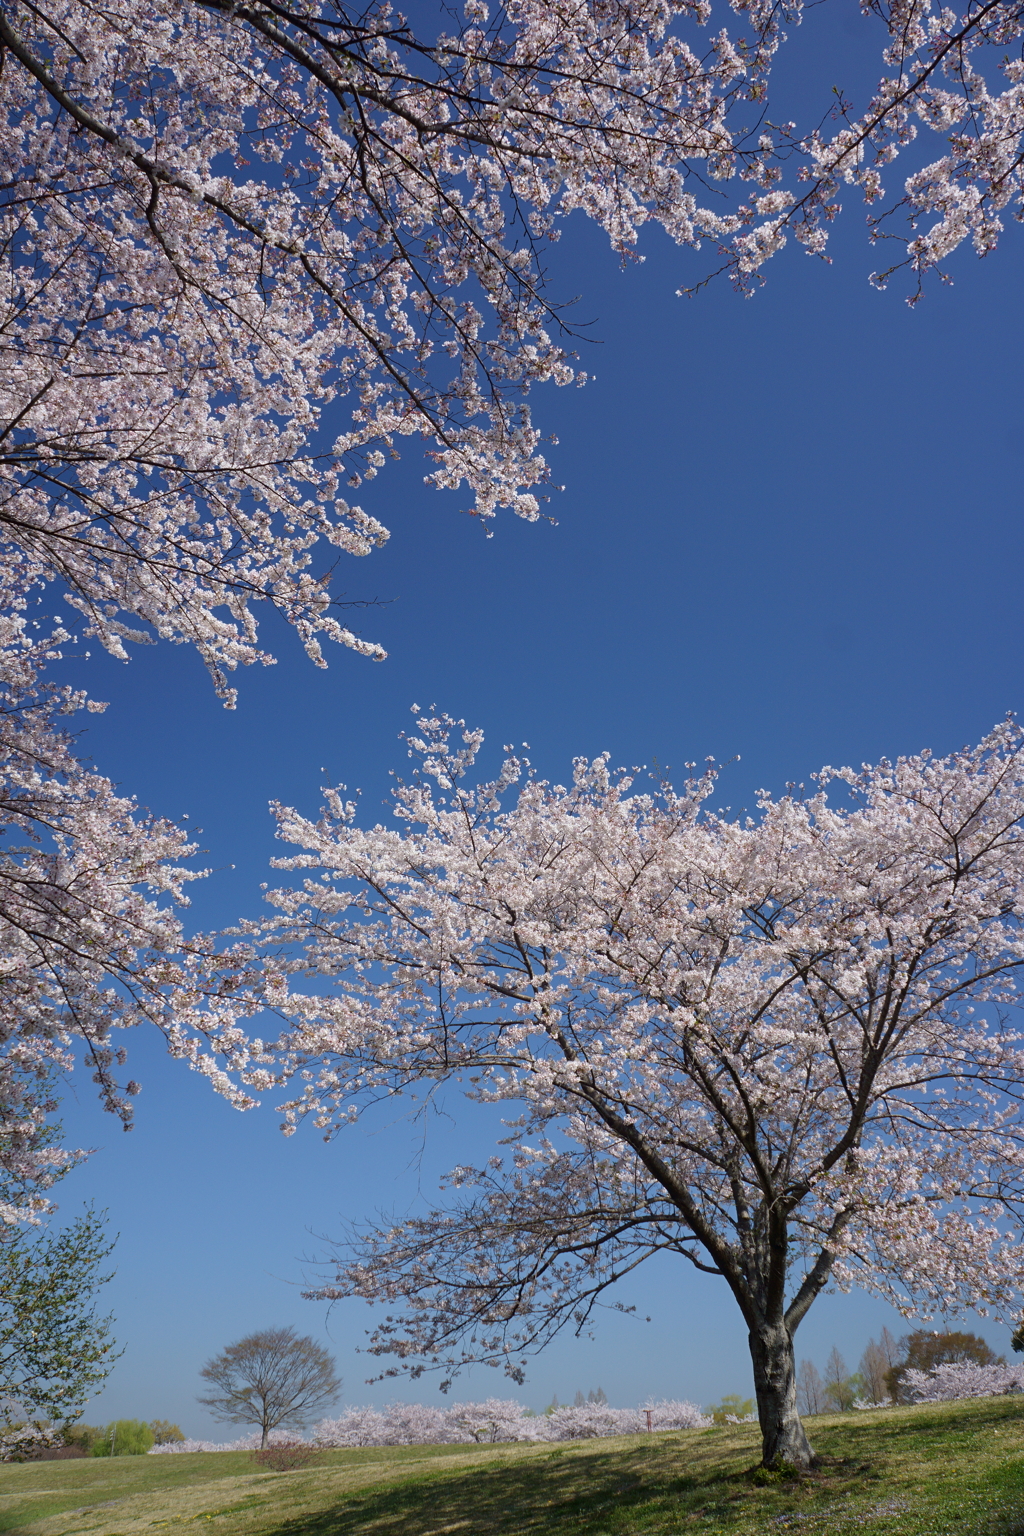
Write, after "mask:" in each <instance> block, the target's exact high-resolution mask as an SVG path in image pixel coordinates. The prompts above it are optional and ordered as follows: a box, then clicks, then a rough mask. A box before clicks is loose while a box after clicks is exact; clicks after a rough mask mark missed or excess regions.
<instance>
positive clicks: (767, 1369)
mask: <svg viewBox="0 0 1024 1536" xmlns="http://www.w3.org/2000/svg"><path fill="white" fill-rule="evenodd" d="M749 1337H750V1357H751V1360H752V1361H753V1365H754V1390H755V1392H756V1393H757V1416H758V1419H759V1421H760V1424H761V1442H762V1457H761V1460H762V1464H763V1465H764V1466H766V1467H774V1466H777V1465H778V1463H779V1462H780V1461H786V1462H788V1463H789V1464H790V1466H794V1467H800V1468H804V1467H810V1466H813V1464H814V1451H813V1450H812V1449H811V1445H810V1442H809V1441H808V1439H807V1436H806V1434H805V1433H804V1426H803V1424H802V1423H801V1422H800V1414H799V1412H798V1411H797V1406H796V1360H795V1358H794V1355H793V1338H792V1335H791V1334H790V1331H789V1329H788V1327H787V1326H786V1324H785V1323H784V1322H780V1323H776V1324H762V1325H761V1326H760V1327H758V1328H756V1329H752V1330H751V1332H750V1335H749Z"/></svg>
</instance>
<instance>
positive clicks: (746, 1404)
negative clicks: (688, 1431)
mask: <svg viewBox="0 0 1024 1536" xmlns="http://www.w3.org/2000/svg"><path fill="white" fill-rule="evenodd" d="M753 1411H754V1399H753V1398H752V1397H740V1395H739V1393H737V1392H730V1393H728V1394H727V1396H725V1397H723V1398H722V1401H721V1402H720V1403H712V1404H711V1406H710V1407H708V1408H705V1410H704V1412H705V1413H707V1414H709V1415H710V1416H711V1418H713V1419H714V1421H715V1423H716V1424H727V1423H728V1422H729V1420H730V1419H745V1418H746V1417H747V1415H748V1414H751V1413H753Z"/></svg>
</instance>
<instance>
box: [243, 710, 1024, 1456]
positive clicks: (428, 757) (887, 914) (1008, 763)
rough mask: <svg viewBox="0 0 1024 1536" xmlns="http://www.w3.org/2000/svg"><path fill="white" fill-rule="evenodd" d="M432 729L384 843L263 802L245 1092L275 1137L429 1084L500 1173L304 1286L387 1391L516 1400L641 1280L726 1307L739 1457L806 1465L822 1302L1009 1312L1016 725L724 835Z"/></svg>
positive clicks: (1017, 1167) (647, 798) (840, 774)
mask: <svg viewBox="0 0 1024 1536" xmlns="http://www.w3.org/2000/svg"><path fill="white" fill-rule="evenodd" d="M458 736H459V733H458V730H457V729H456V723H455V722H452V721H450V720H447V719H445V718H443V717H442V718H434V717H431V718H426V717H422V716H421V717H419V718H418V720H417V727H416V732H415V734H414V735H413V736H412V737H411V738H410V747H411V749H412V751H413V752H414V753H415V754H417V755H418V756H419V757H420V758H421V760H422V763H423V771H422V772H421V773H418V774H416V775H415V776H414V777H413V778H412V779H411V780H410V781H409V782H407V783H400V784H399V786H398V788H397V790H396V792H395V807H394V808H395V813H396V818H397V821H396V824H393V825H386V826H385V825H380V826H376V827H373V828H370V829H368V830H363V829H361V828H359V827H358V826H357V825H356V824H355V817H356V808H355V806H354V805H352V804H350V803H348V802H346V801H345V800H344V799H343V798H342V796H341V794H340V793H339V792H338V791H334V790H331V791H328V792H327V804H326V806H325V809H324V812H323V815H322V817H321V818H320V819H319V820H318V821H310V820H308V819H306V818H304V817H303V816H301V815H300V814H299V813H298V812H296V811H293V810H288V809H285V808H283V807H282V808H279V810H278V816H279V823H280V835H281V837H282V838H283V839H284V840H285V841H286V842H289V843H291V844H294V845H297V847H298V848H299V849H300V850H301V851H300V852H298V853H297V854H295V855H294V856H293V857H290V858H283V859H282V860H280V864H281V866H282V867H283V868H285V869H290V870H294V871H296V872H299V873H301V875H302V877H303V879H302V884H301V885H299V886H297V887H296V888H293V889H288V888H282V889H279V890H277V891H274V892H272V893H271V895H270V898H269V899H270V900H271V902H272V903H273V904H274V905H275V906H276V907H277V909H278V914H279V915H278V917H277V918H276V919H271V920H270V922H269V925H268V928H267V930H266V931H265V936H264V941H265V942H267V943H268V944H269V945H270V946H271V954H272V957H273V958H272V959H270V958H268V961H267V965H268V968H270V969H271V970H273V972H274V975H275V978H276V983H277V986H278V988H279V990H278V993H277V994H276V995H277V996H278V998H279V1003H278V1006H279V1008H280V1011H281V1012H283V1013H285V1014H290V1016H291V1018H292V1021H293V1022H292V1025H291V1027H290V1030H289V1031H288V1032H287V1033H286V1035H285V1037H284V1038H283V1039H282V1040H281V1041H280V1042H279V1043H278V1046H277V1047H276V1048H275V1051H274V1052H273V1053H270V1054H269V1056H268V1057H267V1058H266V1060H265V1061H264V1063H263V1064H261V1063H258V1062H255V1061H254V1062H253V1065H252V1069H251V1072H252V1077H253V1080H254V1081H255V1080H256V1079H257V1078H259V1074H260V1073H263V1074H265V1075H264V1076H263V1077H262V1078H260V1079H259V1080H260V1082H261V1083H262V1084H263V1085H264V1086H265V1085H267V1084H269V1083H270V1082H272V1081H273V1078H274V1074H277V1075H278V1076H279V1077H280V1076H281V1075H282V1074H286V1073H288V1072H291V1073H292V1074H294V1076H293V1081H294V1084H295V1092H294V1094H293V1096H292V1098H291V1099H290V1101H289V1102H288V1104H287V1105H286V1106H285V1109H286V1115H287V1118H288V1123H289V1124H292V1125H294V1124H296V1123H297V1122H298V1120H299V1119H300V1118H301V1117H303V1116H305V1115H310V1116H312V1117H313V1118H314V1120H315V1122H316V1123H317V1124H318V1125H319V1126H320V1127H321V1128H322V1129H323V1130H324V1132H325V1133H326V1134H330V1133H331V1129H332V1127H333V1126H336V1125H339V1124H343V1123H345V1122H347V1121H349V1120H351V1119H352V1118H354V1117H355V1116H356V1115H357V1114H358V1113H359V1110H360V1108H361V1107H362V1106H365V1105H367V1104H369V1103H372V1102H374V1101H376V1100H378V1099H380V1098H385V1097H389V1096H391V1095H395V1094H400V1093H403V1092H405V1091H407V1090H413V1089H415V1092H416V1093H417V1095H418V1096H419V1097H421V1098H422V1096H423V1095H424V1094H427V1095H428V1096H429V1095H430V1094H431V1093H432V1092H433V1090H434V1087H435V1085H438V1084H441V1083H445V1082H449V1081H450V1082H454V1083H457V1084H459V1085H461V1087H462V1089H463V1091H464V1092H465V1093H466V1094H467V1095H468V1096H469V1097H470V1098H475V1099H477V1100H480V1101H482V1102H484V1103H489V1104H493V1105H495V1106H498V1107H500V1108H502V1109H503V1110H504V1113H505V1116H506V1119H505V1131H504V1138H503V1139H504V1141H505V1154H504V1156H495V1157H494V1158H492V1159H491V1160H489V1161H487V1162H485V1163H484V1164H483V1165H482V1166H468V1165H462V1166H459V1167H457V1168H455V1169H453V1170H452V1172H451V1173H450V1175H449V1176H448V1181H447V1182H448V1185H449V1187H450V1199H449V1200H448V1201H447V1202H446V1203H445V1204H443V1205H442V1206H440V1207H439V1208H438V1209H436V1210H433V1211H427V1212H426V1213H424V1214H422V1215H419V1216H416V1217H413V1218H410V1219H406V1220H402V1221H397V1222H395V1223H394V1224H388V1223H385V1224H384V1225H382V1226H379V1227H373V1226H371V1227H370V1228H368V1229H366V1230H364V1231H362V1232H361V1233H359V1232H357V1234H356V1235H355V1237H354V1238H353V1240H352V1242H351V1243H350V1244H349V1245H348V1246H345V1247H342V1248H341V1249H340V1250H339V1256H338V1261H337V1271H336V1274H335V1275H334V1278H333V1279H331V1280H330V1281H329V1283H327V1284H324V1285H323V1286H320V1287H318V1288H317V1289H316V1290H315V1291H314V1292H313V1293H312V1294H314V1295H317V1296H320V1297H334V1296H361V1297H364V1298H365V1299H367V1300H368V1301H375V1302H380V1303H382V1304H383V1307H384V1310H385V1311H386V1314H387V1315H386V1317H385V1318H384V1319H383V1320H382V1321H381V1322H380V1323H379V1324H378V1327H377V1329H376V1332H375V1333H374V1335H373V1338H372V1349H373V1350H374V1352H376V1353H377V1354H379V1355H381V1356H383V1357H385V1358H387V1357H391V1358H392V1359H393V1361H394V1364H393V1365H392V1366H391V1367H390V1370H391V1371H395V1370H403V1369H405V1370H411V1371H413V1372H414V1374H415V1373H418V1372H419V1371H421V1370H422V1369H423V1368H424V1367H425V1366H437V1367H439V1368H441V1369H443V1370H444V1371H445V1372H446V1373H447V1374H448V1375H449V1376H450V1375H451V1374H452V1373H454V1372H457V1371H458V1370H459V1369H460V1367H461V1366H462V1365H464V1364H466V1363H468V1362H471V1361H477V1362H485V1363H489V1364H491V1365H492V1366H495V1367H497V1368H500V1369H502V1370H504V1371H505V1372H506V1374H508V1375H509V1376H511V1377H512V1378H513V1379H514V1380H517V1381H518V1380H521V1379H522V1375H523V1370H524V1367H525V1363H526V1360H527V1357H528V1356H529V1355H530V1353H531V1352H533V1351H535V1350H537V1349H540V1348H542V1347H543V1346H544V1344H545V1343H546V1342H547V1341H548V1340H549V1339H550V1338H551V1337H552V1336H553V1335H554V1334H555V1333H557V1332H558V1330H559V1329H561V1328H563V1327H570V1328H573V1329H575V1330H577V1331H579V1330H581V1329H585V1328H587V1327H589V1325H590V1324H591V1322H592V1321H593V1319H594V1316H595V1310H594V1309H595V1307H596V1306H597V1305H598V1303H604V1302H605V1301H606V1300H607V1299H609V1295H608V1293H609V1292H612V1291H613V1288H614V1287H615V1286H616V1284H617V1283H618V1282H619V1281H620V1280H622V1279H624V1278H625V1277H627V1276H629V1275H632V1274H633V1273H634V1272H635V1271H636V1270H637V1268H638V1267H639V1266H640V1265H642V1264H643V1262H644V1261H645V1260H646V1259H647V1258H649V1257H651V1256H653V1255H655V1254H663V1253H668V1254H674V1255H676V1256H677V1257H678V1258H679V1259H680V1260H681V1261H682V1260H685V1261H686V1262H687V1263H689V1264H692V1265H694V1266H696V1267H697V1268H698V1269H700V1270H702V1271H704V1272H706V1273H710V1274H712V1275H716V1276H719V1277H721V1278H722V1280H723V1283H724V1284H726V1285H728V1287H729V1288H730V1290H731V1292H732V1294H733V1296H734V1298H735V1300H736V1302H737V1304H738V1306H739V1309H740V1312H741V1315H742V1317H743V1321H744V1326H745V1329H746V1331H747V1333H748V1335H749V1339H750V1346H751V1352H752V1361H753V1368H754V1378H755V1383H756V1387H757V1398H758V1412H759V1417H760V1423H761V1427H762V1432H763V1437H764V1456H765V1460H766V1462H772V1461H774V1460H775V1459H776V1458H777V1457H778V1456H780V1455H781V1456H784V1457H785V1458H786V1459H787V1460H790V1461H795V1462H798V1463H805V1462H807V1461H808V1460H809V1459H810V1457H811V1454H812V1453H811V1450H810V1448H809V1446H808V1444H807V1441H806V1438H805V1436H804V1432H803V1428H802V1426H801V1424H800V1420H799V1417H798V1415H797V1409H796V1398H795V1375H794V1365H793V1336H794V1334H795V1333H796V1330H797V1328H798V1327H799V1325H800V1323H801V1321H802V1319H803V1318H804V1317H805V1315H806V1313H807V1311H808V1309H809V1308H810V1306H811V1305H812V1304H813V1302H814V1300H815V1299H816V1297H818V1296H819V1295H820V1294H821V1292H822V1291H823V1290H824V1289H825V1288H826V1287H827V1286H829V1285H830V1284H835V1285H838V1286H840V1287H842V1288H845V1287H848V1286H851V1285H854V1284H857V1285H861V1286H863V1287H865V1288H866V1289H868V1290H869V1291H871V1292H873V1293H874V1294H875V1295H878V1296H880V1297H882V1298H884V1299H885V1300H887V1301H889V1302H891V1303H893V1304H894V1305H896V1306H897V1307H899V1308H900V1309H901V1310H903V1311H904V1312H907V1313H909V1312H911V1311H913V1310H915V1309H918V1308H921V1309H924V1310H925V1311H927V1310H928V1309H929V1308H934V1309H941V1310H942V1311H943V1312H944V1313H949V1312H954V1311H956V1310H957V1309H958V1308H964V1307H969V1306H980V1307H982V1308H986V1307H987V1308H990V1309H992V1310H994V1311H995V1312H996V1313H997V1314H1003V1315H1010V1314H1011V1313H1014V1312H1015V1311H1019V1297H1020V1294H1021V1285H1022V1281H1024V1250H1022V1247H1021V1243H1020V1240H1019V1222H1018V1219H1017V1218H1018V1217H1019V1212H1020V1205H1021V1196H1022V1193H1024V1191H1022V1164H1024V1151H1022V1147H1024V1138H1022V1134H1021V1132H1022V1125H1021V1112H1020V1089H1019V1085H1020V1082H1021V1081H1022V1079H1024V1051H1022V1048H1021V1039H1020V1035H1019V1030H1018V1027H1017V1025H1016V1023H1015V1014H1014V1009H1015V1007H1016V1005H1017V1003H1018V996H1019V993H1018V986H1019V983H1018V977H1019V974H1020V971H1021V968H1022V967H1024V933H1022V931H1021V917H1022V915H1024V831H1022V818H1024V738H1022V733H1021V731H1020V730H1019V728H1018V727H1017V726H1016V725H1014V724H1013V723H1011V722H1007V723H1005V724H1003V725H1001V726H999V727H998V728H997V729H996V730H994V731H993V732H992V733H991V734H990V735H989V736H988V737H986V739H985V740H984V741H983V742H981V743H980V744H979V745H978V746H977V747H973V748H965V749H963V750H962V751H960V752H957V753H954V754H952V755H951V756H950V757H948V758H944V759H938V758H933V757H932V756H930V755H929V754H928V753H922V754H920V755H919V756H916V757H910V758H904V759H900V760H899V761H897V762H895V763H889V762H882V763H880V764H878V765H877V766H875V767H865V768H863V769H862V770H860V771H858V772H854V771H850V770H841V771H836V770H832V769H825V770H823V772H822V773H821V774H820V775H818V778H817V785H816V787H815V789H814V791H813V793H811V794H809V795H808V796H807V797H805V798H795V797H794V796H792V795H785V796H783V797H782V798H781V799H777V800H776V799H773V798H772V797H771V796H769V795H768V794H763V795H762V796H761V800H760V808H759V812H758V814H757V815H756V816H755V817H750V818H745V819H742V820H731V819H729V818H728V817H727V816H725V815H724V814H721V813H716V812H714V811H713V810H711V809H710V808H709V804H708V797H709V796H710V795H711V794H712V792H713V785H714V776H713V774H712V773H710V772H709V773H707V774H705V775H704V776H703V777H701V778H695V779H693V780H692V781H691V782H689V783H688V784H686V785H685V786H684V787H683V788H682V789H680V790H678V791H677V790H673V789H671V788H670V787H668V786H662V787H661V788H660V789H656V790H654V791H650V790H647V789H645V788H643V787H641V786H639V785H638V784H637V783H636V782H635V780H634V778H633V777H632V776H630V775H628V774H621V773H619V774H615V773H612V772H611V771H610V769H609V767H608V763H607V760H606V758H604V757H600V758H598V759H596V760H595V761H593V762H587V761H584V760H580V761H578V762H577V763H576V766H575V771H574V775H573V782H572V783H571V785H569V786H568V787H561V786H558V785H553V784H549V783H545V782H539V781H537V780H536V779H535V778H533V777H532V776H531V774H530V772H529V770H528V768H527V766H526V764H525V763H524V762H523V761H521V760H519V759H518V758H517V757H516V756H515V755H514V754H512V753H511V752H510V753H509V755H508V756H507V758H506V761H505V763H504V766H503V768H502V770H501V772H500V774H499V776H498V778H497V779H496V780H494V781H493V782H484V783H481V784H476V785H474V784H473V783H472V781H471V770H472V764H473V758H474V756H475V754H476V752H477V750H478V748H479V746H480V742H481V736H480V733H479V732H472V731H462V733H461V740H460V739H458ZM453 738H454V739H453ZM302 950H304V951H305V953H304V954H303V953H301V952H300V951H302ZM289 972H291V973H293V974H295V976H296V978H297V985H296V986H295V987H294V989H293V990H292V993H291V996H290V998H287V999H286V998H285V996H284V988H285V987H286V985H287V977H288V974H289ZM243 1075H244V1074H243ZM1008 1217H1009V1218H1011V1219H1010V1220H1009V1221H1008V1220H1007V1218H1008Z"/></svg>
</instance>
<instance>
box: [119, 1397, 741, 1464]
mask: <svg viewBox="0 0 1024 1536" xmlns="http://www.w3.org/2000/svg"><path fill="white" fill-rule="evenodd" d="M648 1415H650V1420H649V1421H648ZM711 1422H712V1421H711V1420H710V1419H709V1418H706V1417H705V1415H704V1414H703V1413H701V1411H700V1409H699V1408H698V1407H697V1406H696V1404H694V1403H688V1402H667V1401H657V1402H656V1401H654V1400H653V1399H652V1400H651V1401H650V1402H648V1403H645V1404H644V1405H643V1406H642V1407H640V1408H609V1407H608V1406H607V1405H606V1404H601V1405H599V1404H596V1403H587V1404H584V1405H582V1406H578V1407H566V1408H556V1409H554V1410H553V1411H552V1412H551V1413H541V1414H536V1413H532V1414H531V1413H528V1412H527V1410H526V1408H524V1406H523V1404H522V1403H517V1402H514V1401H512V1400H509V1399H504V1398H496V1397H491V1398H487V1399H486V1401H484V1402H479V1403H453V1404H452V1406H451V1407H449V1408H435V1407H432V1406H430V1405H428V1404H424V1403H388V1404H387V1406H386V1407H384V1408H348V1409H346V1410H345V1412H344V1413H341V1414H339V1415H338V1417H337V1418H334V1419H323V1420H322V1421H321V1422H320V1423H319V1424H317V1426H316V1428H315V1429H314V1430H313V1434H312V1441H313V1444H314V1445H319V1446H322V1447H323V1448H324V1449H325V1450H327V1449H330V1450H337V1449H343V1448H344V1449H348V1448H351V1447H355V1446H360V1445H380V1446H384V1445H465V1444H467V1443H476V1444H487V1445H492V1444H498V1443H507V1442H511V1441H538V1442H540V1441H558V1440H592V1439H596V1438H599V1437H604V1436H609V1435H637V1434H642V1433H645V1432H646V1431H647V1430H648V1428H650V1429H652V1430H655V1431H665V1430H674V1429H707V1428H709V1427H710V1425H711ZM292 1438H294V1437H293V1436H290V1435H287V1434H283V1433H282V1432H280V1431H274V1432H273V1433H272V1434H271V1436H270V1441H271V1444H277V1443H280V1442H282V1441H287V1440H289V1439H292ZM258 1445H259V1435H244V1436H243V1437H242V1438H241V1439H240V1440H232V1441H229V1442H225V1443H224V1444H216V1443H215V1442H213V1441H211V1440H183V1441H180V1442H179V1443H177V1444H169V1445H154V1446H153V1448H152V1450H151V1451H150V1452H149V1454H150V1455H151V1456H165V1455H179V1454H183V1453H188V1452H190V1451H242V1450H251V1449H254V1448H255V1447H256V1446H258Z"/></svg>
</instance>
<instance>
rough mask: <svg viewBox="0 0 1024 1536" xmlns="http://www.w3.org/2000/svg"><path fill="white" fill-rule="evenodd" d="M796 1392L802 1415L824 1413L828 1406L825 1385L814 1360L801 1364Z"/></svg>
mask: <svg viewBox="0 0 1024 1536" xmlns="http://www.w3.org/2000/svg"><path fill="white" fill-rule="evenodd" d="M796 1390H797V1396H798V1398H799V1401H800V1412H801V1413H824V1411H825V1408H826V1406H827V1399H826V1397H825V1383H824V1382H823V1381H822V1379H821V1377H820V1376H819V1375H818V1368H817V1366H816V1365H815V1364H814V1362H813V1360H804V1361H802V1362H801V1365H800V1371H799V1374H798V1376H797V1387H796Z"/></svg>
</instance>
